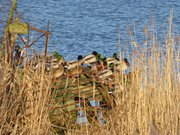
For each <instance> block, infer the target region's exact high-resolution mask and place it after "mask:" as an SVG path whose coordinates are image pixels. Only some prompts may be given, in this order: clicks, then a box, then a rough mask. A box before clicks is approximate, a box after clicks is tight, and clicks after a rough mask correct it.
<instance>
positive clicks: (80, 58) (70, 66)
mask: <svg viewBox="0 0 180 135" xmlns="http://www.w3.org/2000/svg"><path fill="white" fill-rule="evenodd" d="M82 64H83V56H82V55H79V56H78V57H77V60H74V61H69V62H65V68H67V69H68V70H71V69H74V68H76V67H78V66H81V65H82Z"/></svg>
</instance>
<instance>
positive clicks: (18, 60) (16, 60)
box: [13, 45, 23, 66]
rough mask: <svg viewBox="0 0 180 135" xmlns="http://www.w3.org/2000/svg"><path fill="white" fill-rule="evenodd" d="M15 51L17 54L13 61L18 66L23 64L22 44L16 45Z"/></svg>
mask: <svg viewBox="0 0 180 135" xmlns="http://www.w3.org/2000/svg"><path fill="white" fill-rule="evenodd" d="M14 51H15V55H14V57H13V61H14V64H15V65H16V66H19V65H21V64H22V63H23V57H22V54H21V48H20V46H19V45H16V46H15V49H14Z"/></svg>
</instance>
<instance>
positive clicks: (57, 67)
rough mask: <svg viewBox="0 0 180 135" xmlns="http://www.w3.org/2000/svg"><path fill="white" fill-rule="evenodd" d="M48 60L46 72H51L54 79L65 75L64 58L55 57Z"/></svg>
mask: <svg viewBox="0 0 180 135" xmlns="http://www.w3.org/2000/svg"><path fill="white" fill-rule="evenodd" d="M51 58H52V59H51V60H50V58H49V57H48V58H47V61H46V64H45V69H46V72H50V73H51V74H52V78H59V77H61V76H62V75H63V74H64V71H65V70H64V63H65V61H64V58H61V59H57V58H54V57H51Z"/></svg>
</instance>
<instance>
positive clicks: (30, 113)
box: [0, 17, 180, 135]
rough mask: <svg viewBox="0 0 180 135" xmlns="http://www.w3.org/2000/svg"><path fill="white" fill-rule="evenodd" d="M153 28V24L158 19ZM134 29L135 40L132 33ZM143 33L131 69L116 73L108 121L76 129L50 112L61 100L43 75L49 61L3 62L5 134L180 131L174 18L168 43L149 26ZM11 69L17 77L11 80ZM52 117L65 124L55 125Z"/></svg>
mask: <svg viewBox="0 0 180 135" xmlns="http://www.w3.org/2000/svg"><path fill="white" fill-rule="evenodd" d="M149 27H150V28H153V23H152V26H149ZM129 33H130V36H131V39H134V38H133V35H132V33H133V32H130V31H129ZM144 34H145V44H144V45H141V47H140V46H139V47H137V48H135V49H133V50H132V57H131V58H132V59H131V66H132V67H131V68H132V71H131V72H130V73H129V74H128V75H120V76H117V81H118V84H119V85H120V88H119V89H117V90H116V93H115V94H116V104H117V105H116V106H115V107H114V108H113V109H112V110H110V111H108V113H107V115H106V122H107V123H106V125H101V124H97V123H96V124H92V125H91V124H89V125H86V126H79V127H77V126H75V125H72V124H71V121H68V120H67V119H65V117H64V116H66V117H67V115H68V114H65V112H63V110H60V109H59V112H58V115H57V116H53V117H54V118H52V117H51V113H50V112H52V111H53V108H55V107H56V104H57V103H55V102H54V100H53V97H54V95H52V93H51V87H52V84H53V83H52V80H51V79H50V78H51V77H50V75H46V74H45V73H44V64H42V66H41V67H40V68H39V69H38V70H36V71H34V70H33V67H32V66H25V67H23V69H19V68H18V67H17V68H16V69H15V70H14V69H11V68H10V67H9V66H8V65H4V64H3V62H1V67H0V68H1V70H0V75H1V80H0V133H1V134H28V135H29V134H31V135H36V134H37V135H38V134H56V133H57V132H56V131H57V130H55V128H59V129H60V130H61V131H63V132H61V133H64V134H69V135H70V134H73V135H74V134H89V135H91V134H112V135H117V134H132V135H134V134H136V135H138V134H141V135H148V134H160V135H168V134H172V135H179V134H180V113H179V112H180V103H179V101H180V88H179V86H180V73H179V71H180V63H179V59H180V51H179V50H176V48H179V40H178V39H179V38H177V37H175V35H174V34H173V30H172V17H170V19H169V30H168V32H167V34H166V35H165V37H164V43H162V42H160V41H159V40H158V38H157V36H156V35H155V33H154V32H153V31H149V29H148V27H147V26H146V27H144ZM133 42H134V43H137V41H133ZM147 44H149V46H147ZM121 54H123V52H121ZM9 73H13V75H14V78H13V80H12V81H11V82H9V80H10V79H9V77H10V76H9ZM122 76H123V77H122ZM122 78H123V79H122ZM7 86H9V87H8V89H7ZM69 117H71V115H70V114H69ZM50 118H51V120H50ZM53 119H54V121H56V122H57V121H58V122H59V123H60V124H58V125H56V122H54V121H53ZM59 133H60V132H59Z"/></svg>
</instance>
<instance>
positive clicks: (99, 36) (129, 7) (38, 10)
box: [0, 0, 180, 60]
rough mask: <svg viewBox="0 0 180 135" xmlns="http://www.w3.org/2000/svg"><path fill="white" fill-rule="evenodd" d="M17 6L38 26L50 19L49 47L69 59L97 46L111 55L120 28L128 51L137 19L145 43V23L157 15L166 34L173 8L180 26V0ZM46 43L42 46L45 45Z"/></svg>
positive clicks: (66, 0) (29, 1) (70, 0)
mask: <svg viewBox="0 0 180 135" xmlns="http://www.w3.org/2000/svg"><path fill="white" fill-rule="evenodd" d="M0 1H1V2H3V0H0ZM1 5H2V4H1ZM17 9H18V11H19V13H20V14H21V16H22V18H23V20H25V21H27V22H29V23H30V24H31V25H34V26H36V27H38V28H41V29H46V27H47V23H48V20H49V21H50V31H51V32H52V35H51V36H50V41H49V51H50V52H52V51H54V50H57V51H58V52H60V53H61V54H62V55H63V56H64V57H65V58H66V59H68V60H71V59H76V57H77V55H80V54H83V55H84V54H89V53H91V52H92V51H94V50H96V51H98V52H100V53H102V54H103V55H106V56H111V55H112V54H113V53H114V52H117V51H118V30H119V31H120V38H121V48H122V50H123V51H124V52H125V47H124V45H127V44H128V45H130V46H131V43H130V42H129V41H130V37H129V35H128V34H127V26H129V27H131V26H132V24H133V23H132V22H133V21H134V22H135V24H136V25H135V26H136V29H135V35H136V36H135V37H136V40H137V41H138V42H139V44H140V45H141V44H142V43H143V39H144V36H143V26H144V25H148V26H150V22H151V21H150V20H151V19H150V18H151V17H152V16H153V17H154V24H155V33H161V34H162V33H163V32H162V30H163V27H164V28H165V29H166V28H167V24H168V23H167V20H168V18H169V12H170V10H171V9H173V13H174V20H173V21H174V29H175V32H179V30H180V27H178V26H179V25H180V19H179V18H180V2H179V0H171V1H169V0H168V1H167V0H159V1H157V0H18V8H17ZM149 29H150V28H149ZM32 38H35V36H34V37H33V36H32ZM42 44H44V42H40V43H39V44H38V47H40V48H42V47H43V45H42ZM129 51H130V50H129Z"/></svg>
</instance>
